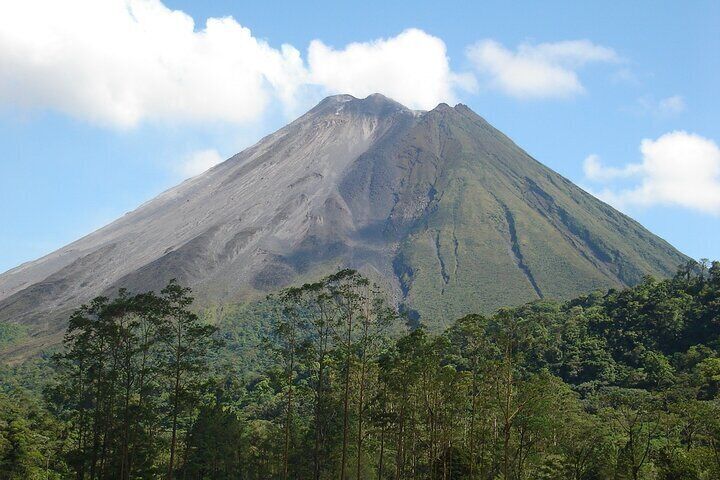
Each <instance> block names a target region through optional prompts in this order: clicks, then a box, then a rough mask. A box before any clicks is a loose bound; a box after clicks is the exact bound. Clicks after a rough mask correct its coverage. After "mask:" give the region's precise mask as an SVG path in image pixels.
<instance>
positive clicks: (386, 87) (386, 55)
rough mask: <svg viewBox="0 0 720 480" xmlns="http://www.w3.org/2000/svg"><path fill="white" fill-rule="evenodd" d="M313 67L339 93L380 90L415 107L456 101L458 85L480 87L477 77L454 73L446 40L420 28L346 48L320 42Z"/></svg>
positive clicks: (314, 47) (311, 56)
mask: <svg viewBox="0 0 720 480" xmlns="http://www.w3.org/2000/svg"><path fill="white" fill-rule="evenodd" d="M308 65H309V69H310V78H311V80H312V81H313V82H314V83H317V84H320V85H323V86H325V88H326V89H328V90H329V91H331V92H333V93H350V94H351V95H355V96H360V97H364V96H367V95H369V94H371V93H375V92H380V93H383V94H385V95H387V96H389V97H391V98H394V99H395V100H397V101H399V102H401V103H403V104H405V105H406V106H408V107H410V108H421V109H430V108H433V107H435V106H436V105H437V104H438V103H440V102H451V101H453V100H454V98H455V94H454V89H455V87H458V86H459V87H461V88H465V89H469V90H472V89H473V88H474V77H472V76H471V75H458V74H455V73H453V72H452V71H451V69H450V64H449V62H448V58H447V53H446V48H445V43H444V42H443V41H442V40H441V39H439V38H437V37H433V36H432V35H428V34H427V33H425V32H423V31H422V30H417V29H409V30H405V31H404V32H402V33H401V34H399V35H398V36H396V37H393V38H389V39H380V40H375V41H372V42H365V43H351V44H350V45H348V46H346V47H345V48H344V49H342V50H335V49H333V48H332V47H329V46H327V45H325V44H324V43H323V42H321V41H319V40H314V41H313V42H312V43H311V44H310V48H309V50H308Z"/></svg>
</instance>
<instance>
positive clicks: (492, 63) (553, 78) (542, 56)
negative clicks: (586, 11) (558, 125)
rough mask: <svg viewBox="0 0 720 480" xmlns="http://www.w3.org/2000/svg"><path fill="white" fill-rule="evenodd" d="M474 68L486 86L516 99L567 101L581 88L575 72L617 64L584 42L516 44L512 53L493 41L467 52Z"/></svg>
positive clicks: (615, 57) (611, 54) (610, 55)
mask: <svg viewBox="0 0 720 480" xmlns="http://www.w3.org/2000/svg"><path fill="white" fill-rule="evenodd" d="M467 56H468V58H469V59H470V61H471V62H472V63H473V64H474V66H475V67H476V68H477V69H478V70H479V71H480V72H482V73H484V74H486V75H487V77H488V79H489V85H490V86H491V87H493V88H495V89H498V90H500V91H502V92H504V93H506V94H508V95H511V96H514V97H518V98H567V97H572V96H574V95H577V94H580V93H583V92H584V91H585V88H584V87H583V85H582V83H581V82H580V79H579V77H578V74H577V69H579V68H580V67H582V66H583V65H586V64H588V63H608V62H619V61H620V58H619V57H618V55H617V53H615V51H614V50H613V49H611V48H608V47H604V46H602V45H596V44H594V43H592V42H590V41H588V40H568V41H562V42H555V43H540V44H536V45H533V44H529V43H523V44H520V45H519V46H518V48H517V50H516V51H514V52H513V51H511V50H509V49H507V48H505V47H504V46H503V45H501V44H499V43H498V42H496V41H494V40H483V41H481V42H478V43H476V44H474V45H472V46H470V47H469V48H468V50H467Z"/></svg>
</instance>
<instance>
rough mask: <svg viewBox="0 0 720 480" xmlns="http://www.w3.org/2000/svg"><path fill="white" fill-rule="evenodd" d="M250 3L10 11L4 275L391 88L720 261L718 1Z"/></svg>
mask: <svg viewBox="0 0 720 480" xmlns="http://www.w3.org/2000/svg"><path fill="white" fill-rule="evenodd" d="M61 3H62V5H60V4H61ZM249 3H250V2H231V1H226V2H223V1H215V2H212V3H211V4H210V2H199V1H170V0H166V1H164V2H162V3H161V2H159V1H157V0H108V1H107V2H98V1H97V0H95V1H92V2H91V1H88V0H85V1H81V0H78V1H70V2H52V1H43V0H27V1H26V2H17V5H11V4H10V3H9V2H8V3H7V4H5V3H3V4H2V5H0V149H1V151H2V152H3V154H2V156H1V157H0V158H1V159H0V168H1V169H2V174H1V175H0V201H1V202H2V203H1V204H0V205H2V206H1V207H0V224H1V225H3V230H2V231H3V234H2V235H0V271H4V270H6V269H9V268H12V267H14V266H16V265H17V264H19V263H21V262H24V261H28V260H32V259H34V258H37V257H39V256H41V255H43V254H46V253H49V252H50V251H52V250H54V249H56V248H58V247H61V246H62V245H64V244H67V243H69V242H70V241H72V240H74V239H76V238H78V237H80V236H82V235H83V234H86V233H89V232H90V231H92V230H94V229H96V228H98V227H100V226H102V225H104V224H106V223H108V222H110V221H112V220H113V219H115V218H117V217H118V216H120V215H122V214H123V213H125V212H127V211H129V210H132V209H133V208H135V207H136V206H138V205H139V204H140V203H142V202H143V201H145V200H148V199H150V198H152V197H153V196H155V195H156V194H158V193H160V192H161V191H163V190H164V189H166V188H168V187H170V186H172V185H174V184H176V183H178V182H179V181H181V180H182V179H183V178H186V177H187V176H188V175H192V174H194V173H197V172H199V171H201V170H202V169H203V168H205V167H207V166H209V165H211V164H213V163H215V162H217V161H219V159H221V158H226V157H229V156H230V155H232V154H234V153H236V152H237V151H239V150H241V149H242V148H244V147H246V146H248V145H250V144H252V143H253V142H254V141H256V140H257V139H259V138H260V137H261V136H262V135H264V134H266V133H269V132H271V131H273V130H275V129H277V128H279V127H281V126H282V125H284V124H285V123H287V122H288V121H289V120H291V119H292V118H293V117H294V116H296V115H298V114H300V113H302V112H303V111H305V110H306V109H308V108H309V107H311V106H312V105H313V104H314V103H316V102H317V101H318V100H319V99H321V98H322V97H323V96H325V95H327V94H332V93H341V92H342V93H351V94H355V95H356V96H364V95H366V94H367V93H370V92H371V91H380V92H381V93H385V94H387V95H389V96H393V97H396V98H398V97H401V98H398V99H399V100H402V101H403V102H404V103H406V104H408V105H409V106H412V107H414V108H432V106H433V105H434V104H435V103H437V102H438V101H447V102H448V103H451V102H462V103H465V104H467V105H469V106H470V107H471V108H472V109H473V110H475V111H476V112H478V113H479V114H480V115H482V116H483V117H485V118H486V119H487V120H488V121H490V122H491V123H492V124H493V125H495V126H496V127H497V128H499V129H500V130H502V131H503V132H505V133H506V134H507V135H509V136H510V137H511V138H513V139H514V140H515V141H516V142H517V143H518V144H519V145H520V146H521V147H523V148H524V149H525V150H527V151H528V152H529V153H530V154H531V155H532V156H534V157H535V158H537V159H538V160H540V161H541V162H543V163H545V164H546V165H548V166H550V167H551V168H553V169H555V170H556V171H558V172H559V173H561V174H562V175H564V176H566V177H568V178H569V179H571V180H572V181H574V182H575V183H577V184H579V185H581V186H582V187H584V188H586V189H588V190H590V191H592V192H593V193H595V194H596V195H598V196H600V197H601V198H603V199H605V200H606V201H609V202H610V203H612V204H613V205H615V206H617V207H618V208H620V209H622V210H623V211H624V212H626V213H628V214H630V215H631V216H633V217H634V218H636V219H637V220H639V221H640V222H641V223H642V224H644V225H645V226H646V227H648V228H649V229H650V230H651V231H653V232H655V233H657V234H659V235H660V236H662V237H663V238H665V239H667V240H668V241H670V242H671V243H673V244H674V245H675V246H676V247H678V248H679V249H680V250H681V251H683V252H684V253H687V254H688V255H690V256H693V257H695V258H700V257H708V258H715V259H720V243H719V242H717V238H720V149H718V147H717V144H718V142H720V113H719V112H720V99H719V95H718V81H719V80H720V55H718V54H717V52H718V51H720V27H718V25H720V3H718V2H717V1H706V2H704V1H694V2H669V1H665V2H664V1H660V2H658V1H653V2H650V1H647V2H646V1H633V2H617V3H615V4H610V2H569V1H568V2H552V1H550V2H547V1H546V2H524V3H523V2H512V7H511V6H510V4H511V2H487V1H485V2H413V3H412V6H411V5H410V3H408V2H387V1H384V2H372V1H364V2H336V1H335V2H297V1H294V2H262V3H261V2H253V3H254V5H250V4H249ZM228 17H232V18H228ZM209 18H210V19H214V20H210V22H208V23H207V24H206V21H207V20H208V19H209ZM192 21H194V25H193V24H192V23H191V22H192ZM283 45H284V46H283ZM349 45H350V46H349Z"/></svg>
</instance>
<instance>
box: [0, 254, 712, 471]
mask: <svg viewBox="0 0 720 480" xmlns="http://www.w3.org/2000/svg"><path fill="white" fill-rule="evenodd" d="M150 298H151V299H153V298H154V297H150ZM183 298H186V297H183ZM143 299H144V300H143ZM185 301H187V299H186V300H185ZM154 302H155V300H153V301H150V302H149V303H148V297H144V296H139V297H127V296H125V297H121V300H119V301H117V303H115V302H111V303H110V304H107V303H105V304H102V305H101V308H100V309H99V310H95V313H99V314H100V315H99V316H98V317H97V320H99V319H101V318H102V319H104V321H103V322H101V323H100V324H97V323H96V322H95V321H90V322H89V323H82V322H81V323H82V325H84V327H83V328H85V330H83V329H80V330H78V322H77V321H76V322H74V323H71V330H70V331H69V333H68V343H67V350H66V351H65V353H64V354H62V355H61V356H60V357H58V360H59V363H57V367H56V368H57V369H58V374H57V375H56V377H55V379H54V380H53V381H52V382H51V385H50V387H49V388H47V389H46V392H47V393H46V406H45V407H43V406H42V405H40V404H38V403H37V402H28V401H25V400H24V399H25V398H26V397H25V394H24V393H21V392H22V389H20V388H16V389H14V390H11V391H7V390H6V391H7V393H4V394H3V395H2V396H0V403H2V405H3V406H4V405H13V408H6V409H2V410H0V412H2V414H1V415H0V464H1V465H2V466H3V468H0V472H3V473H0V478H44V477H43V476H42V475H43V474H44V473H42V472H44V471H45V469H47V470H48V472H49V475H50V478H53V477H52V476H55V477H56V478H155V477H157V476H166V477H172V478H175V477H177V478H186V479H211V478H212V479H224V478H226V479H231V478H232V479H235V478H240V479H258V480H259V479H272V478H278V479H280V478H283V479H284V478H294V479H306V478H317V479H325V478H347V479H358V480H359V479H483V480H484V479H488V480H490V479H498V478H500V479H513V480H515V479H520V480H521V479H557V480H560V479H563V480H564V479H577V480H581V479H582V480H585V479H587V480H590V479H606V478H613V479H667V480H670V479H698V480H701V479H714V478H718V477H719V476H720V263H717V262H716V263H713V264H712V265H706V264H697V263H690V264H688V265H686V266H685V267H684V268H682V269H681V270H680V271H679V272H678V273H677V275H675V276H674V277H673V278H672V279H667V280H654V279H652V278H650V277H647V278H645V279H644V280H643V281H642V282H641V283H640V284H639V285H637V286H636V287H633V288H629V289H624V290H611V291H608V292H606V293H595V294H591V295H586V296H582V297H578V298H576V299H573V300H571V301H568V302H562V303H561V302H555V301H549V300H538V301H535V302H532V303H529V304H526V305H523V306H521V307H516V308H504V309H500V310H499V311H497V312H496V313H495V314H493V315H491V316H483V315H469V316H466V317H463V318H461V319H459V320H458V321H456V322H455V323H454V324H453V325H451V326H450V327H449V328H448V329H447V330H446V331H445V332H444V333H442V334H440V335H432V334H430V333H428V332H426V331H425V330H424V329H423V328H417V329H415V330H413V331H411V332H407V333H405V334H402V335H399V336H398V335H397V332H398V329H401V328H402V326H403V322H402V319H400V318H399V317H398V315H397V314H396V313H395V312H394V311H393V310H392V309H390V308H388V306H387V304H386V303H385V302H384V300H383V295H382V294H381V292H379V291H378V290H377V288H376V287H374V286H373V285H372V284H371V283H369V282H368V281H367V280H365V279H364V278H362V277H361V276H359V275H358V274H356V273H355V272H352V271H343V272H340V273H338V274H336V275H333V276H330V277H327V278H325V279H323V280H322V281H320V282H317V283H313V284H308V285H305V286H303V287H300V288H292V289H288V290H285V291H284V292H282V293H281V294H279V295H277V296H275V297H274V298H273V299H271V301H269V302H267V303H266V305H265V307H263V309H264V310H263V317H264V320H263V324H264V325H265V327H264V330H263V331H262V333H258V334H257V337H253V336H252V333H242V328H238V327H235V328H234V331H229V330H227V324H226V323H224V322H220V323H219V326H220V330H219V331H218V333H217V335H218V336H220V337H224V340H225V342H226V346H225V347H223V348H221V349H220V351H219V352H218V354H216V353H213V350H212V349H211V350H206V351H205V352H206V354H205V355H201V356H200V357H195V358H194V360H193V361H192V362H191V363H188V362H174V363H173V362H172V358H174V357H173V356H172V355H170V356H168V355H167V354H168V353H170V352H172V351H173V350H172V347H171V344H168V343H166V340H163V339H165V338H166V337H164V336H163V334H162V331H163V329H162V328H160V330H159V331H157V334H158V336H157V337H153V338H156V340H157V343H155V342H153V343H151V345H152V346H151V347H150V348H145V346H147V345H148V344H147V342H142V341H141V340H140V338H137V337H134V336H133V335H135V334H136V333H138V332H140V331H144V330H143V329H140V330H135V328H136V327H132V328H130V329H129V330H128V329H127V327H128V325H130V324H133V322H139V323H136V324H135V325H145V326H149V325H154V323H153V322H154V321H160V323H159V324H158V325H162V324H163V323H162V320H161V319H162V318H164V317H165V316H167V315H170V314H171V313H172V312H174V314H180V313H181V312H183V311H184V310H183V309H182V308H181V309H179V310H168V309H167V307H163V306H162V305H163V303H162V302H160V304H155V303H154ZM103 305H104V306H103ZM131 307H132V308H131ZM108 309H109V310H108ZM88 313H89V311H88V310H85V311H84V313H83V312H79V313H78V314H76V315H75V316H74V318H75V319H76V320H79V319H82V318H85V319H87V318H90V317H88ZM236 314H239V312H236ZM93 318H96V317H93ZM128 321H129V322H130V323H128ZM148 322H150V323H149V324H148ZM265 322H268V323H265ZM98 325H104V326H105V327H107V329H106V328H103V329H102V332H105V333H106V334H107V335H109V336H103V337H102V338H104V339H105V340H107V341H100V340H101V336H98V335H97V334H98V333H99V332H100V330H98V329H97V326H98ZM194 325H195V326H196V327H195V328H198V329H204V328H206V327H202V325H201V324H199V323H196V324H194ZM258 325H259V324H258V323H254V324H252V327H251V328H249V329H248V331H252V329H255V328H256V327H258ZM90 327H92V328H90ZM202 331H206V332H209V330H202ZM73 332H75V333H73ZM83 332H88V333H91V335H89V336H88V335H85V334H84V333H83ZM92 332H95V333H92ZM388 332H395V333H391V334H388ZM78 334H79V335H78ZM128 334H131V335H128ZM143 338H144V337H143ZM86 340H92V341H86ZM198 341H200V343H203V342H205V340H202V339H201V338H199V339H198ZM255 342H257V344H256V345H260V344H262V345H264V347H263V348H262V349H259V348H258V347H257V346H255V347H254V348H256V350H255V355H256V357H257V359H258V361H257V362H256V361H255V360H252V361H251V363H253V366H252V368H256V369H257V366H258V365H265V368H264V369H260V371H258V372H257V373H255V374H247V375H244V376H242V377H241V376H239V375H238V372H237V371H236V370H237V369H232V368H231V369H228V368H227V365H228V361H230V360H231V359H232V358H233V356H234V355H242V352H243V351H247V350H246V349H247V348H248V346H251V345H253V344H255ZM129 347H130V348H129ZM98 348H100V350H98ZM168 349H170V350H168ZM174 351H175V353H177V352H178V350H174ZM142 352H150V358H152V359H153V360H152V363H153V364H154V365H157V368H151V369H148V370H147V371H148V374H149V377H148V378H150V379H151V380H149V381H147V383H145V385H147V388H143V387H141V386H140V384H139V383H135V382H137V381H139V377H137V375H138V374H139V372H142V371H144V370H142V369H137V368H135V367H136V366H137V364H136V363H135V362H137V361H139V360H141V359H143V358H146V357H143V355H142ZM231 352H232V353H231ZM259 352H263V354H264V356H265V358H262V359H261V358H260V357H261V355H259ZM198 353H199V352H198ZM123 360H126V361H123ZM260 360H261V361H260ZM82 361H88V362H91V365H92V366H91V367H90V366H89V367H87V368H80V365H81V363H79V362H82ZM246 361H247V360H246ZM167 362H170V363H167ZM207 362H209V363H207ZM191 364H192V365H195V367H198V366H200V365H207V367H204V368H193V369H192V374H191V375H190V372H188V374H189V376H188V377H185V376H184V375H185V372H184V371H183V374H182V375H181V377H182V378H188V379H192V381H190V382H187V383H183V382H181V384H182V385H185V386H187V388H188V389H189V390H183V392H187V395H185V394H183V395H181V396H178V395H175V394H173V393H172V392H173V391H174V390H173V388H171V386H172V385H175V384H176V383H175V382H172V381H170V382H168V380H172V378H174V377H173V375H168V372H170V373H172V372H173V371H177V370H173V369H169V370H168V368H167V367H168V366H169V365H175V366H178V365H185V366H187V367H188V368H189V367H190V365H191ZM100 365H102V370H99V368H100ZM243 368H244V369H248V368H251V366H250V364H249V363H248V364H247V365H246V366H244V367H243ZM100 372H102V374H100ZM83 373H84V375H82V374H83ZM131 373H132V374H131ZM78 375H80V376H78ZM130 378H133V379H135V380H134V381H129V379H130ZM83 382H84V383H83ZM81 385H85V386H87V387H90V386H92V387H93V388H88V389H85V390H82V389H81ZM128 385H130V393H129V394H128V390H127V386H128ZM190 387H192V388H190ZM81 392H85V393H84V394H83V395H82V396H81V398H83V399H84V401H83V402H80V403H78V402H77V399H78V398H79V397H78V396H77V395H78V394H80V393H81ZM143 392H145V393H143ZM180 399H183V400H182V402H180V403H177V404H176V405H177V411H178V412H180V413H181V414H179V415H178V418H179V419H180V420H179V421H178V422H176V427H177V428H176V431H177V434H176V435H175V438H176V443H177V445H176V449H175V454H174V455H172V454H171V445H172V438H173V435H172V431H173V428H172V425H173V422H172V421H171V418H172V416H171V415H169V413H171V412H173V411H175V409H174V408H169V407H171V406H172V405H173V403H172V402H173V401H174V400H180ZM15 404H17V405H15ZM50 412H52V413H50ZM98 412H99V413H100V415H99V416H97V413H98ZM150 413H151V414H150ZM93 432H95V433H93ZM123 432H125V433H126V435H123ZM129 432H132V434H131V435H129V436H128V435H127V433H129ZM46 439H49V440H46ZM171 457H173V458H174V460H173V461H172V462H171V461H170V458H171ZM93 462H95V465H96V466H95V468H94V469H92V470H93V471H92V472H91V468H90V466H91V465H92V464H93ZM82 465H85V467H82V468H83V470H82V474H80V475H78V473H77V472H78V469H79V468H81V466H82ZM123 465H125V466H123ZM128 465H129V467H128ZM168 465H173V467H174V468H168ZM5 472H13V473H12V474H5ZM16 472H20V473H16ZM130 472H132V474H131V473H130ZM2 475H5V477H3V476H2ZM13 475H14V476H13Z"/></svg>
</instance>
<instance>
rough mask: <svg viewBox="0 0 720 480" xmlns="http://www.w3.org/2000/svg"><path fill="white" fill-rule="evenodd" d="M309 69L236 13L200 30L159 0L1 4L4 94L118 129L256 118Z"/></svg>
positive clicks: (0, 89)
mask: <svg viewBox="0 0 720 480" xmlns="http://www.w3.org/2000/svg"><path fill="white" fill-rule="evenodd" d="M304 75H305V72H304V68H303V64H302V60H301V58H300V53H299V52H298V50H297V49H295V48H294V47H292V46H289V45H283V46H282V47H281V48H280V49H274V48H272V47H270V46H269V45H268V44H267V43H266V42H264V41H262V40H258V39H257V38H255V37H253V36H252V33H251V32H250V30H249V29H247V28H245V27H243V26H241V25H240V24H239V23H237V22H236V21H235V20H233V19H232V18H230V17H227V18H210V19H208V20H207V23H206V25H205V27H204V28H203V29H201V30H195V25H194V22H193V20H192V18H191V17H189V16H188V15H186V14H185V13H183V12H181V11H177V10H170V9H168V8H167V7H165V6H164V5H163V4H162V3H161V2H160V1H159V0H103V1H98V0H72V1H68V2H58V1H54V0H23V1H22V2H3V3H2V6H0V100H2V101H5V102H12V103H16V104H19V105H21V106H27V107H36V108H48V109H54V110H59V111H61V112H64V113H68V114H71V115H73V116H76V117H79V118H83V119H88V120H91V121H97V122H100V123H104V124H110V125H114V126H120V127H131V126H134V125H136V124H137V123H138V122H140V121H142V120H144V119H150V120H163V121H178V120H180V121H183V120H195V121H208V120H210V121H214V120H220V121H231V122H243V121H248V120H252V119H254V118H256V117H257V115H259V113H260V112H262V111H263V109H264V108H265V107H266V105H267V104H268V102H269V101H270V99H271V98H272V97H273V96H274V95H276V96H279V97H280V98H281V99H283V100H289V99H291V98H292V97H293V95H294V94H295V90H296V88H297V85H298V84H299V82H301V81H302V78H303V76H304Z"/></svg>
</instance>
